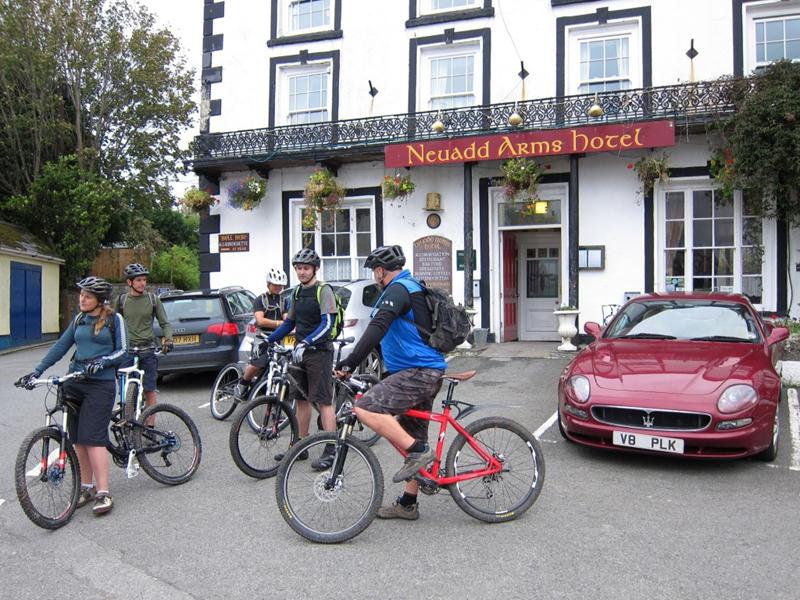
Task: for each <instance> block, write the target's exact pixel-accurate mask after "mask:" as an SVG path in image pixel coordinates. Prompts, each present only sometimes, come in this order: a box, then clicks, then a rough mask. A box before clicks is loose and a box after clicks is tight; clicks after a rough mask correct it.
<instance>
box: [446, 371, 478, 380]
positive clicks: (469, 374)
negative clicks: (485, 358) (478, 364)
mask: <svg viewBox="0 0 800 600" xmlns="http://www.w3.org/2000/svg"><path fill="white" fill-rule="evenodd" d="M477 372H478V371H477V370H475V369H473V370H472V371H464V372H463V373H445V374H444V375H442V379H454V380H455V381H466V380H467V379H472V378H473V377H475V373H477Z"/></svg>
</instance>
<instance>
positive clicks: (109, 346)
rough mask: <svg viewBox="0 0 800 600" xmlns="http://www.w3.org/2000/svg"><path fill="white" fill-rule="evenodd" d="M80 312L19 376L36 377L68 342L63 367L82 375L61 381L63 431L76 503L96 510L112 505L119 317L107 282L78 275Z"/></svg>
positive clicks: (121, 339)
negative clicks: (72, 410)
mask: <svg viewBox="0 0 800 600" xmlns="http://www.w3.org/2000/svg"><path fill="white" fill-rule="evenodd" d="M77 286H78V287H79V288H80V290H81V292H80V312H79V313H78V314H77V315H76V316H75V318H74V319H73V320H72V322H71V323H70V325H69V327H67V329H66V330H65V331H64V333H63V334H61V337H60V338H59V339H58V341H57V342H56V343H55V344H54V345H53V347H52V348H50V351H49V352H48V353H47V355H46V356H45V357H44V358H43V359H42V362H40V363H39V364H38V365H37V366H36V368H35V369H34V370H33V371H32V372H31V373H29V374H28V375H26V376H25V377H22V378H21V379H20V382H21V383H23V384H24V383H25V382H26V381H27V380H28V379H31V378H36V377H40V376H41V374H42V373H44V372H45V371H46V370H47V369H48V368H50V367H51V366H53V365H54V364H55V363H57V362H58V361H59V360H61V359H62V358H63V357H64V355H65V354H66V353H67V352H68V351H69V349H70V348H71V347H72V346H73V345H74V346H75V354H74V355H73V356H72V360H71V362H70V367H69V370H70V372H73V371H83V373H84V374H85V378H83V379H73V380H70V381H68V382H66V383H65V384H64V387H63V389H62V393H63V394H64V395H65V397H66V398H70V399H71V400H72V401H73V402H74V403H75V404H76V405H77V406H78V413H77V415H76V416H75V417H74V418H70V421H69V436H70V439H72V440H73V442H74V443H75V450H76V452H77V453H78V462H79V463H80V470H81V495H80V498H79V499H78V507H81V506H85V505H86V504H88V503H89V502H91V501H92V500H94V507H93V509H92V511H93V512H94V514H96V515H101V514H103V513H107V512H108V511H110V510H111V508H112V507H113V505H114V501H113V499H112V497H111V494H110V493H109V486H108V473H109V463H108V452H107V451H106V441H107V439H108V423H109V421H110V420H111V412H112V411H113V409H114V399H115V396H116V370H115V367H116V366H117V365H119V364H120V363H121V362H122V361H123V360H124V358H125V353H126V337H127V336H126V331H125V320H124V319H122V317H120V315H118V314H116V313H114V311H113V310H111V308H109V306H108V300H109V298H110V297H111V290H112V288H111V284H110V283H108V282H107V281H105V280H104V279H100V278H99V277H86V278H85V279H81V280H80V281H79V282H78V283H77Z"/></svg>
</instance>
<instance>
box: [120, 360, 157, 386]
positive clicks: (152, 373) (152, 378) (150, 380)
mask: <svg viewBox="0 0 800 600" xmlns="http://www.w3.org/2000/svg"><path fill="white" fill-rule="evenodd" d="M132 364H133V356H131V355H128V357H127V358H126V359H125V362H124V363H122V367H130V366H131V365H132ZM139 368H140V369H141V370H142V371H144V376H143V377H142V388H143V389H144V391H145V392H154V391H155V390H156V380H157V379H158V357H157V356H156V355H155V354H153V353H152V352H141V353H140V354H139Z"/></svg>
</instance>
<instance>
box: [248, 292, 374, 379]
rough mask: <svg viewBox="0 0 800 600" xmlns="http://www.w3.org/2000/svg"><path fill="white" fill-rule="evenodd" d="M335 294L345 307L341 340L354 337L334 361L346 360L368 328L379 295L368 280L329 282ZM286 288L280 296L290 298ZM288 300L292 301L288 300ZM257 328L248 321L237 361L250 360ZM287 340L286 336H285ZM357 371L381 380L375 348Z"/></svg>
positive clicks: (253, 323)
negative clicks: (353, 340)
mask: <svg viewBox="0 0 800 600" xmlns="http://www.w3.org/2000/svg"><path fill="white" fill-rule="evenodd" d="M326 283H329V284H330V285H331V286H332V287H333V290H334V292H335V293H336V295H338V296H339V297H340V298H341V300H342V306H344V323H343V327H342V334H341V337H343V338H349V337H352V338H355V342H354V343H353V344H348V345H347V346H345V347H344V348H342V349H341V356H340V357H338V355H334V360H336V359H337V357H338V358H346V357H347V356H348V355H349V354H350V352H351V351H352V349H353V347H354V346H355V343H357V342H358V340H360V339H361V336H362V335H363V334H364V330H365V329H366V328H367V325H368V324H369V320H370V313H371V312H372V307H373V305H374V304H375V302H376V301H377V300H378V297H379V296H380V295H381V292H380V290H379V289H378V286H377V285H375V283H374V282H373V281H371V280H368V279H359V280H357V281H350V282H337V281H328V282H326ZM293 289H294V288H289V289H287V290H285V291H284V292H283V293H284V294H285V295H287V296H291V294H292V290H293ZM290 301H291V300H290ZM255 333H256V326H255V321H253V320H251V321H250V324H249V325H248V326H247V334H246V335H245V336H244V338H243V339H242V343H241V345H240V346H239V360H240V361H241V362H247V361H248V360H250V350H251V349H252V347H253V340H254V339H255ZM287 337H288V336H287ZM337 346H338V344H336V343H335V342H334V350H335V351H336V352H338V351H339V349H338V348H337ZM358 371H359V372H361V373H372V374H374V375H377V376H378V377H380V376H381V375H383V372H384V365H383V358H382V357H381V352H380V347H376V348H374V349H372V350H371V351H370V353H369V354H368V355H367V358H365V359H364V361H363V362H362V363H361V365H359V368H358Z"/></svg>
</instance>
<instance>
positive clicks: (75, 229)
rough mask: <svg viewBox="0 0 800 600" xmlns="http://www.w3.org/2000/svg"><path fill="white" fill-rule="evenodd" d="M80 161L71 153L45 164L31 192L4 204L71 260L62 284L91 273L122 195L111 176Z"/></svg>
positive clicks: (64, 270) (62, 276)
mask: <svg viewBox="0 0 800 600" xmlns="http://www.w3.org/2000/svg"><path fill="white" fill-rule="evenodd" d="M80 162H81V161H80V160H79V159H78V157H77V156H75V155H69V156H64V157H62V158H61V159H60V160H59V161H58V162H55V163H47V164H45V165H44V166H43V168H42V172H41V175H40V176H39V177H37V179H36V181H34V182H33V185H32V186H31V189H30V192H29V193H28V194H26V195H19V196H13V197H11V198H10V199H9V200H8V201H7V202H5V203H4V205H0V206H2V208H3V210H4V212H6V211H7V212H8V213H10V214H11V215H12V216H13V217H14V220H15V221H16V222H18V223H20V224H22V225H24V226H25V227H27V228H28V229H29V230H31V231H34V232H36V233H37V234H39V235H41V236H42V237H43V238H45V239H46V240H47V241H48V242H50V244H52V245H53V247H55V248H56V250H57V251H58V253H59V254H60V256H61V257H62V258H63V259H64V260H65V261H66V264H65V265H64V268H63V269H61V284H62V288H63V287H65V286H68V285H71V284H72V283H74V282H75V281H77V280H78V279H79V278H81V277H82V276H83V275H85V274H86V272H87V270H88V269H89V267H90V266H91V264H92V261H93V260H94V257H95V256H96V254H97V250H98V248H99V247H100V241H101V240H102V239H103V236H104V235H105V234H106V231H107V230H108V225H109V223H110V221H111V215H112V213H113V212H114V210H115V208H116V205H117V203H118V200H119V195H118V191H117V190H116V189H115V188H114V186H113V185H112V184H111V182H109V181H108V180H106V179H104V178H103V177H102V176H100V175H98V174H97V173H93V172H90V171H86V170H84V169H82V168H81V166H80Z"/></svg>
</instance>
